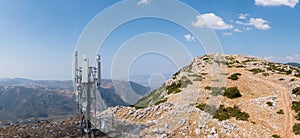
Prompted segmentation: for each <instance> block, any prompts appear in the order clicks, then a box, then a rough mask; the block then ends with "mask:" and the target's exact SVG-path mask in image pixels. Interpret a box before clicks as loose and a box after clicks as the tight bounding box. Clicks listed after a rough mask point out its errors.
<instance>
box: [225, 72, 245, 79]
mask: <svg viewBox="0 0 300 138" xmlns="http://www.w3.org/2000/svg"><path fill="white" fill-rule="evenodd" d="M241 75H242V74H241V73H234V74H232V75H230V77H228V79H231V80H238V79H239V77H238V76H241Z"/></svg>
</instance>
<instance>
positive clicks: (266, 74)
mask: <svg viewBox="0 0 300 138" xmlns="http://www.w3.org/2000/svg"><path fill="white" fill-rule="evenodd" d="M262 75H264V76H266V77H267V76H270V74H269V73H266V72H264V73H262Z"/></svg>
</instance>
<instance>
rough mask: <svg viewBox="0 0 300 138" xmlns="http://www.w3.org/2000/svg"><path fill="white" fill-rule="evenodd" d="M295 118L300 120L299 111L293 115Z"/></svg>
mask: <svg viewBox="0 0 300 138" xmlns="http://www.w3.org/2000/svg"><path fill="white" fill-rule="evenodd" d="M295 118H296V119H297V120H298V121H300V112H298V113H297V115H296V116H295Z"/></svg>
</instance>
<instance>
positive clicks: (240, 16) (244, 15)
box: [238, 13, 250, 20]
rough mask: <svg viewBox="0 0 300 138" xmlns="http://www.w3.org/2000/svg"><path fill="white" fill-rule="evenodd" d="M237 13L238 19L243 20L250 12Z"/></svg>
mask: <svg viewBox="0 0 300 138" xmlns="http://www.w3.org/2000/svg"><path fill="white" fill-rule="evenodd" d="M238 15H239V19H241V20H244V19H247V16H249V15H250V14H243V13H240V14H238Z"/></svg>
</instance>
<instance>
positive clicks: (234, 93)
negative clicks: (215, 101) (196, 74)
mask: <svg viewBox="0 0 300 138" xmlns="http://www.w3.org/2000/svg"><path fill="white" fill-rule="evenodd" d="M204 89H206V90H211V93H210V94H211V95H212V96H218V95H223V96H225V97H227V98H230V99H235V98H239V97H242V94H241V93H240V91H239V89H238V88H237V87H229V88H225V87H209V86H206V87H205V88H204Z"/></svg>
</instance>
